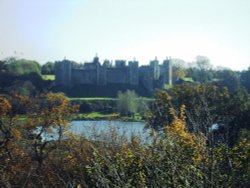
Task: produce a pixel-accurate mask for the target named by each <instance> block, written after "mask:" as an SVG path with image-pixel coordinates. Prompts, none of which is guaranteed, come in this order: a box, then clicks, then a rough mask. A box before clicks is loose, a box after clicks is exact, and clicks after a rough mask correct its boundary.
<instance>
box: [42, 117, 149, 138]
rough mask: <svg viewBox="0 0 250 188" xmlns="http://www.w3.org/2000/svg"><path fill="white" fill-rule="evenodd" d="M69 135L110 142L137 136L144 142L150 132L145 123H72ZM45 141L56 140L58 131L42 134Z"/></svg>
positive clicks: (100, 121)
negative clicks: (113, 139)
mask: <svg viewBox="0 0 250 188" xmlns="http://www.w3.org/2000/svg"><path fill="white" fill-rule="evenodd" d="M70 124H71V126H70V128H69V130H68V131H67V132H68V133H73V134H76V135H79V136H83V137H85V138H87V139H90V140H108V139H110V138H111V137H112V136H115V137H116V138H118V137H119V138H120V139H123V138H128V139H130V138H131V137H132V136H134V135H137V136H140V137H141V138H142V139H143V140H146V139H147V138H148V136H149V130H147V129H144V126H145V122H124V121H107V120H99V121H87V120H86V121H85V120H81V121H72V122H71V123H70ZM42 137H43V139H45V140H56V139H57V138H58V134H57V129H53V130H52V132H51V133H47V134H42Z"/></svg>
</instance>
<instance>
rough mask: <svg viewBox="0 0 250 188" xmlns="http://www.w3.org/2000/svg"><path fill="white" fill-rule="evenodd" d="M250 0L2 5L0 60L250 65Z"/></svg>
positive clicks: (22, 0)
mask: <svg viewBox="0 0 250 188" xmlns="http://www.w3.org/2000/svg"><path fill="white" fill-rule="evenodd" d="M249 20H250V0H40V1H39V0H0V59H4V58H7V57H12V56H15V57H18V58H26V59H33V60H36V61H38V62H39V63H41V64H44V63H46V62H48V61H52V62H53V61H56V60H62V59H64V58H67V59H70V60H74V61H77V62H85V61H92V59H93V57H94V56H95V55H96V54H97V55H98V56H99V58H100V60H101V61H102V60H104V59H109V60H115V59H125V60H133V59H134V58H136V60H138V61H139V63H140V65H142V64H148V62H149V61H150V60H152V59H155V57H157V58H158V59H159V60H160V61H162V60H163V59H165V58H166V57H169V56H171V58H178V59H183V60H184V61H186V62H192V61H194V60H195V57H196V56H198V55H202V56H206V57H208V58H209V59H210V61H211V63H212V64H213V65H214V66H215V67H216V66H222V67H228V68H231V69H233V70H243V69H247V68H248V67H249V66H250V22H249Z"/></svg>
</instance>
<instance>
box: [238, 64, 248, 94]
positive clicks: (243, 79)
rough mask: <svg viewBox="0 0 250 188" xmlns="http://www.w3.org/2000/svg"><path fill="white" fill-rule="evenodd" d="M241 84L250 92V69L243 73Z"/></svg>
mask: <svg viewBox="0 0 250 188" xmlns="http://www.w3.org/2000/svg"><path fill="white" fill-rule="evenodd" d="M240 79H241V83H242V85H243V86H244V87H245V88H246V89H247V90H248V92H250V67H249V68H248V70H246V71H243V72H242V73H241V78H240Z"/></svg>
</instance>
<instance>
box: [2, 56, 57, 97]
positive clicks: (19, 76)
mask: <svg viewBox="0 0 250 188" xmlns="http://www.w3.org/2000/svg"><path fill="white" fill-rule="evenodd" d="M52 84H53V83H52V82H51V81H49V80H43V79H42V75H41V66H40V65H39V64H38V63H37V62H36V61H31V60H26V59H15V58H9V59H6V60H2V61H0V92H1V93H6V94H9V93H18V94H21V95H26V96H35V95H37V94H39V93H41V92H45V91H48V90H50V89H51V87H52V86H53V85H52Z"/></svg>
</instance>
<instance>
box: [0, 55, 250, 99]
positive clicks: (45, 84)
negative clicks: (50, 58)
mask: <svg viewBox="0 0 250 188" xmlns="http://www.w3.org/2000/svg"><path fill="white" fill-rule="evenodd" d="M172 63H173V84H174V85H176V84H182V83H206V84H216V85H218V86H225V87H227V88H228V89H229V91H230V92H235V91H236V90H237V89H239V88H241V87H244V88H245V89H247V91H248V92H250V67H249V68H248V69H246V70H243V71H233V70H230V69H228V68H225V67H216V68H214V67H213V66H212V64H211V63H210V61H209V59H208V58H207V57H204V56H197V58H196V59H195V61H194V62H192V63H187V62H184V61H183V60H180V59H172ZM73 66H75V67H77V66H79V65H78V64H77V63H76V62H74V65H73ZM53 74H55V63H54V62H47V63H46V64H44V65H39V64H38V63H37V62H36V61H31V60H25V59H15V58H9V59H5V60H2V61H0V90H1V91H2V92H6V93H8V92H10V91H13V90H15V92H17V93H20V94H22V95H34V94H36V93H39V92H41V91H52V92H58V91H61V92H64V93H66V94H67V95H68V96H71V97H116V96H117V93H118V91H119V90H120V91H123V92H125V91H126V90H127V89H129V90H134V91H136V93H137V94H138V95H139V96H147V97H152V96H153V95H154V93H152V92H149V91H147V89H146V88H144V87H142V86H140V87H137V86H136V87H134V86H130V85H126V84H124V85H122V84H113V85H112V84H111V85H108V86H105V87H101V86H93V85H81V86H74V87H73V88H70V89H69V88H66V87H62V86H60V87H58V86H56V87H55V86H54V85H53V81H51V80H43V79H42V77H41V75H53Z"/></svg>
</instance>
